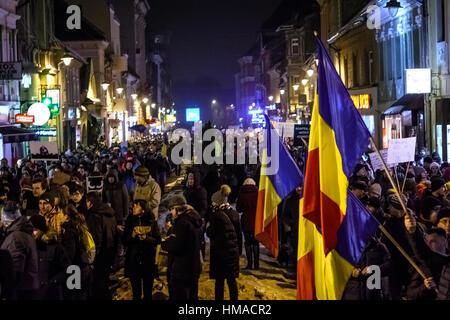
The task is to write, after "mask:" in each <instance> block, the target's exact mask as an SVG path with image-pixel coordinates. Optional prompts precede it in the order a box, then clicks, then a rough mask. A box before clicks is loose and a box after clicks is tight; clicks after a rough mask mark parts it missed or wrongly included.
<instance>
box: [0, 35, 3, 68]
mask: <svg viewBox="0 0 450 320" xmlns="http://www.w3.org/2000/svg"><path fill="white" fill-rule="evenodd" d="M0 61H3V26H0Z"/></svg>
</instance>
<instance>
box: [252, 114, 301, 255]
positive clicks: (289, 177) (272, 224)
mask: <svg viewBox="0 0 450 320" xmlns="http://www.w3.org/2000/svg"><path fill="white" fill-rule="evenodd" d="M265 118H266V126H267V130H265V133H266V134H265V136H264V139H265V141H267V148H264V149H263V151H262V153H263V154H262V160H261V163H262V166H261V174H260V178H259V192H258V203H257V207H256V217H255V238H256V240H258V241H259V242H261V243H262V244H263V245H264V246H265V247H266V248H267V249H269V251H270V252H271V253H272V255H273V256H274V257H275V258H276V257H278V220H277V206H278V205H279V204H280V203H281V201H282V200H283V199H284V198H285V197H286V196H287V195H289V193H290V192H292V191H293V190H294V189H295V188H297V187H298V186H300V185H302V184H303V175H302V173H301V172H300V170H299V169H298V167H297V165H296V163H295V161H294V159H292V157H291V155H290V154H289V152H288V151H287V150H286V148H285V146H284V145H283V143H282V142H281V140H280V137H279V135H278V134H277V132H276V131H275V129H274V128H273V126H272V124H271V123H270V121H269V117H267V115H265ZM269 166H270V167H269ZM274 169H275V170H274Z"/></svg>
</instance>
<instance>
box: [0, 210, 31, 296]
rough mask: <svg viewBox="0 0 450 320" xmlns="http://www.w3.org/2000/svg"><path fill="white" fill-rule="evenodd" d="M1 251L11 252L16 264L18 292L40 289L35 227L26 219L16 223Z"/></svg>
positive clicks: (15, 286)
mask: <svg viewBox="0 0 450 320" xmlns="http://www.w3.org/2000/svg"><path fill="white" fill-rule="evenodd" d="M7 233H8V236H7V237H6V239H5V241H4V242H3V244H2V246H1V248H0V249H3V250H7V251H9V253H10V255H11V257H12V259H13V262H14V273H15V279H16V282H15V285H14V289H16V290H34V289H37V288H38V284H39V282H38V252H37V248H36V240H35V239H34V237H33V225H32V224H31V222H29V221H28V219H27V218H26V217H20V218H19V219H17V220H16V221H14V222H13V223H12V224H11V225H10V226H9V228H8V230H7Z"/></svg>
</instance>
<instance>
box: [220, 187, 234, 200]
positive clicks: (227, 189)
mask: <svg viewBox="0 0 450 320" xmlns="http://www.w3.org/2000/svg"><path fill="white" fill-rule="evenodd" d="M220 192H222V193H223V194H224V195H225V196H227V197H228V196H229V195H230V193H231V188H230V186H229V185H227V184H223V185H221V186H220Z"/></svg>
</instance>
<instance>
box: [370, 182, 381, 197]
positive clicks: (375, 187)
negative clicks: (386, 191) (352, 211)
mask: <svg viewBox="0 0 450 320" xmlns="http://www.w3.org/2000/svg"><path fill="white" fill-rule="evenodd" d="M369 193H372V194H376V195H377V196H378V197H381V193H382V189H381V185H380V184H379V183H374V184H373V185H371V186H370V187H369Z"/></svg>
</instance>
